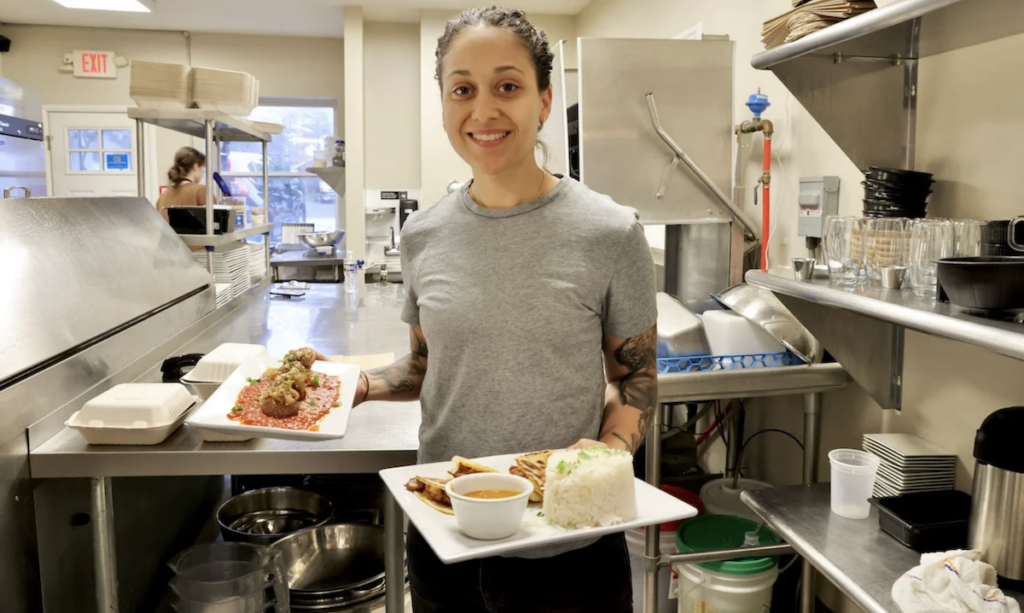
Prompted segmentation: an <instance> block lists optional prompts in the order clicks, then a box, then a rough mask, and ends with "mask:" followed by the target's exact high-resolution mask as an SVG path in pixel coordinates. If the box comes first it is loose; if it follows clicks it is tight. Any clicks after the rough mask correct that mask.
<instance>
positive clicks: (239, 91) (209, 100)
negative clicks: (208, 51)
mask: <svg viewBox="0 0 1024 613" xmlns="http://www.w3.org/2000/svg"><path fill="white" fill-rule="evenodd" d="M192 100H193V101H194V102H195V103H196V106H198V107H199V108H201V109H213V110H216V111H222V112H224V113H228V114H231V115H240V116H241V115H248V114H249V113H251V112H252V110H253V109H254V108H256V105H257V104H258V103H259V81H257V80H256V78H255V77H253V76H252V75H251V74H249V73H247V72H236V71H233V70H218V69H216V68H198V67H197V68H193V69H192Z"/></svg>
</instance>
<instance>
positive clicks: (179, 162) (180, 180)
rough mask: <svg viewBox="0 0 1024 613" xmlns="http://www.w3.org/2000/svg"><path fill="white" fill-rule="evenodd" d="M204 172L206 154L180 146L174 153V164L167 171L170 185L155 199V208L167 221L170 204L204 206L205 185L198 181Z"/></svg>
mask: <svg viewBox="0 0 1024 613" xmlns="http://www.w3.org/2000/svg"><path fill="white" fill-rule="evenodd" d="M205 172H206V156H205V155H203V153H202V152H200V151H198V150H196V149H193V148H192V147H182V148H181V149H178V152H177V153H175V154H174V166H171V169H170V170H168V171H167V178H168V180H170V182H171V185H170V187H168V188H167V189H166V190H164V193H162V194H160V198H159V199H158V200H157V201H156V210H157V211H158V212H159V213H160V215H162V216H163V218H164V221H167V209H168V208H170V207H172V206H206V186H205V185H203V184H202V183H200V181H202V179H203V174H204V173H205Z"/></svg>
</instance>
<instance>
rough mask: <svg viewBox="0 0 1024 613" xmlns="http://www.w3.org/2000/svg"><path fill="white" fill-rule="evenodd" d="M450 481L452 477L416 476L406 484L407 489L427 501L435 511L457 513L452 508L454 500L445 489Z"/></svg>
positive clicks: (448, 513) (447, 513) (446, 513)
mask: <svg viewBox="0 0 1024 613" xmlns="http://www.w3.org/2000/svg"><path fill="white" fill-rule="evenodd" d="M449 481H451V479H433V478H431V477H414V478H412V479H410V480H409V482H408V483H406V484H405V489H407V490H409V491H410V492H412V493H414V494H416V497H417V498H419V499H420V500H422V501H423V502H425V503H427V506H429V507H431V508H432V509H434V510H435V511H440V512H442V513H444V514H445V515H455V511H453V510H452V501H451V499H450V498H448V493H447V492H445V491H444V486H445V485H446V484H447V483H448V482H449Z"/></svg>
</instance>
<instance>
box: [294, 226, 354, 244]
mask: <svg viewBox="0 0 1024 613" xmlns="http://www.w3.org/2000/svg"><path fill="white" fill-rule="evenodd" d="M296 236H297V237H298V239H299V240H300V241H302V243H303V244H304V245H307V246H309V247H314V248H315V247H333V246H334V245H337V244H338V243H340V242H341V239H343V238H345V231H344V230H335V231H333V232H305V233H303V234H297V235H296Z"/></svg>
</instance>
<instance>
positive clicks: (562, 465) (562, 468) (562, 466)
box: [555, 460, 565, 475]
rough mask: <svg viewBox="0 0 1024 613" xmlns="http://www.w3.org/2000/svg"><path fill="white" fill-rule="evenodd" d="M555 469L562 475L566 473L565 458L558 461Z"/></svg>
mask: <svg viewBox="0 0 1024 613" xmlns="http://www.w3.org/2000/svg"><path fill="white" fill-rule="evenodd" d="M555 470H556V471H558V474H560V475H561V474H564V473H565V460H562V461H560V462H559V463H558V466H556V467H555Z"/></svg>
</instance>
